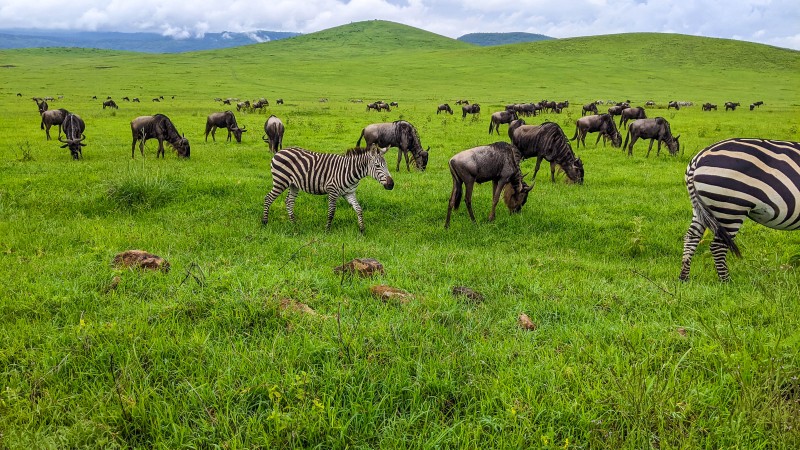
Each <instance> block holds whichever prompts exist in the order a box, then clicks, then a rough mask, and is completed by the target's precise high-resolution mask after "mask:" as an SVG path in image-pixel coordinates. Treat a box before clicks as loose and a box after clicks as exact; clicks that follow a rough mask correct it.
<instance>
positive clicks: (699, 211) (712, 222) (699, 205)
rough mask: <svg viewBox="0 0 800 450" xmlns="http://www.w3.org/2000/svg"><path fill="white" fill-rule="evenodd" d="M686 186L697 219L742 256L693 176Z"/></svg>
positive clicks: (732, 250)
mask: <svg viewBox="0 0 800 450" xmlns="http://www.w3.org/2000/svg"><path fill="white" fill-rule="evenodd" d="M626 141H627V139H626ZM686 186H687V188H688V189H689V198H690V199H691V201H692V208H693V209H694V213H695V215H696V216H697V220H698V221H699V222H700V223H701V224H703V225H704V226H705V227H706V228H708V229H710V230H711V232H712V233H714V236H715V237H717V238H719V239H721V240H722V242H723V243H724V244H725V245H726V246H727V247H728V249H730V251H731V253H733V254H734V255H736V256H737V257H739V258H741V257H742V253H741V251H739V246H737V245H736V242H734V241H733V238H732V237H731V235H730V233H728V230H726V229H725V227H723V226H722V224H721V223H719V220H717V218H716V217H714V214H713V213H712V212H711V210H710V209H709V207H708V205H706V204H705V203H703V200H702V199H701V198H700V195H699V194H698V193H697V189H696V188H695V186H694V177H693V176H687V177H686Z"/></svg>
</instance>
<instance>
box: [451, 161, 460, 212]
mask: <svg viewBox="0 0 800 450" xmlns="http://www.w3.org/2000/svg"><path fill="white" fill-rule="evenodd" d="M447 165H448V166H450V175H452V176H453V209H458V206H459V205H460V204H461V197H462V194H463V191H462V189H461V185H462V184H463V182H462V180H461V177H459V176H458V174H457V173H456V169H455V167H453V161H452V160H450V162H448V163H447Z"/></svg>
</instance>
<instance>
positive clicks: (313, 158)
mask: <svg viewBox="0 0 800 450" xmlns="http://www.w3.org/2000/svg"><path fill="white" fill-rule="evenodd" d="M387 150H388V148H379V147H378V146H371V147H370V148H368V149H366V148H354V149H351V150H348V151H347V153H345V154H344V155H336V154H330V153H316V152H311V151H308V150H305V149H302V148H298V147H290V148H285V149H283V150H281V151H279V152H278V153H276V154H275V156H273V157H272V163H271V164H270V170H271V171H272V190H271V191H269V193H268V194H267V196H266V197H265V198H264V216H263V217H262V218H261V223H263V224H266V223H267V221H268V219H269V207H270V205H272V202H274V201H275V199H276V198H278V196H279V195H281V193H283V191H285V190H286V189H289V193H288V194H286V209H287V210H288V212H289V220H291V221H292V222H294V201H295V198H297V193H298V192H300V191H303V192H308V193H309V194H317V195H326V194H327V195H328V224H327V225H326V226H325V230H326V231H327V230H330V228H331V222H332V221H333V215H334V214H335V213H336V201H337V200H338V199H339V197H344V198H345V200H347V202H348V203H350V205H351V206H352V207H353V209H354V210H355V211H356V215H357V216H358V229H359V231H361V234H364V218H363V216H362V213H361V205H359V204H358V200H357V199H356V187H358V183H359V181H361V179H362V178H364V177H367V176H370V177H372V178H374V179H376V180H378V182H379V183H381V184H382V185H383V187H384V188H386V189H392V188H393V187H394V181H393V180H392V176H391V175H390V174H389V169H388V168H387V167H386V159H385V158H384V155H385V154H386V151H387Z"/></svg>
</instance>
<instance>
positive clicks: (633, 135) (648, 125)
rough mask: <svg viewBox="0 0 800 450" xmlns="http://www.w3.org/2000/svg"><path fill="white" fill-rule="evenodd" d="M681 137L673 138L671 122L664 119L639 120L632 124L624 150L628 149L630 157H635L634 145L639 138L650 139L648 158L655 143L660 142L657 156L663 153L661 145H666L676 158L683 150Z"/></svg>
mask: <svg viewBox="0 0 800 450" xmlns="http://www.w3.org/2000/svg"><path fill="white" fill-rule="evenodd" d="M680 137H681V135H680V134H679V135H677V136H675V137H673V136H672V130H670V127H669V122H667V119H665V118H663V117H656V118H655V119H639V120H634V121H633V122H631V125H630V126H629V127H628V134H626V135H625V143H624V144H623V145H622V150H623V151H624V150H625V148H627V149H628V156H632V155H633V144H635V143H636V141H637V140H638V139H639V138H642V139H650V146H649V147H648V148H647V156H650V151H651V150H653V141H655V140H657V141H658V151H657V152H656V156H658V155H659V154H660V153H661V143H662V142H663V143H665V144H666V145H667V148H668V149H669V153H670V155H672V156H675V155H676V154H677V153H678V150H680V148H681V144H680V142H679V141H678V139H680ZM629 138H630V141H631V144H630V146H628V139H629Z"/></svg>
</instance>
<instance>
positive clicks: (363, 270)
mask: <svg viewBox="0 0 800 450" xmlns="http://www.w3.org/2000/svg"><path fill="white" fill-rule="evenodd" d="M333 271H334V272H336V273H341V272H346V273H348V274H350V275H352V274H358V275H360V276H362V277H371V276H373V275H375V274H380V275H384V274H385V273H386V272H385V271H384V270H383V264H381V263H380V262H379V261H378V260H377V259H372V258H356V259H354V260H352V261H350V262H347V263H345V264H342V265H341V266H337V267H335V268H334V269H333Z"/></svg>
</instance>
